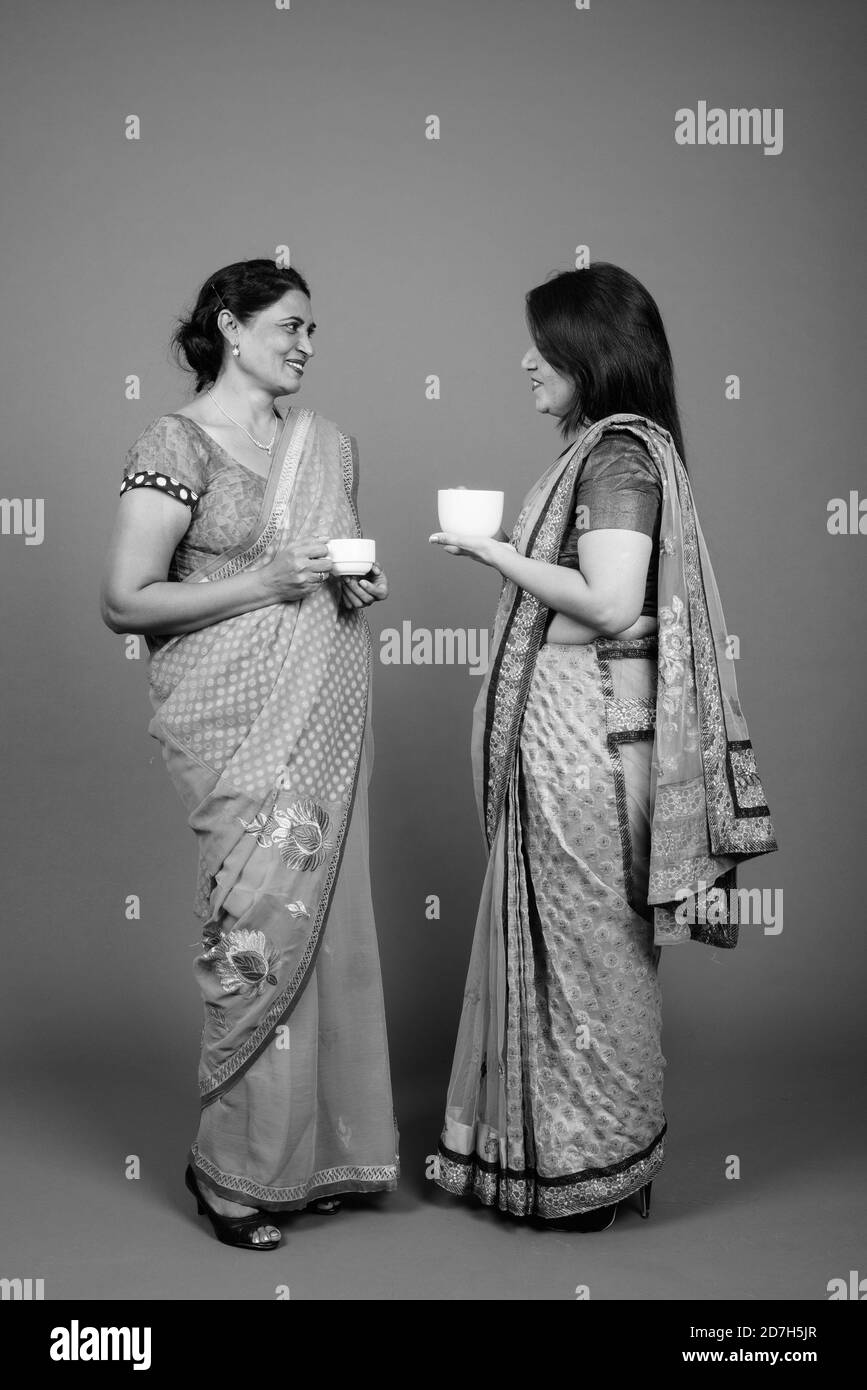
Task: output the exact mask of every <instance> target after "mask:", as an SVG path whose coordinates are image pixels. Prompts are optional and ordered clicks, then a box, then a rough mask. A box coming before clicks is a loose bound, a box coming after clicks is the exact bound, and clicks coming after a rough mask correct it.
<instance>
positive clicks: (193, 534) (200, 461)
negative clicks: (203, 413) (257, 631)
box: [120, 415, 267, 580]
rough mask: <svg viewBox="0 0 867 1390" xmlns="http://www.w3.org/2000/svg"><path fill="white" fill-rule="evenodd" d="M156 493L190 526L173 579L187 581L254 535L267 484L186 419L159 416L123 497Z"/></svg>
mask: <svg viewBox="0 0 867 1390" xmlns="http://www.w3.org/2000/svg"><path fill="white" fill-rule="evenodd" d="M132 487H153V488H155V489H157V490H158V491H161V492H165V493H166V494H167V495H168V496H170V497H174V498H175V499H176V500H177V501H178V502H182V503H184V505H185V506H186V507H187V508H188V509H189V512H190V524H189V526H188V528H187V530H186V533H185V534H184V536H183V537H182V539H181V541H180V543H179V544H178V546H177V549H176V550H175V553H174V555H173V556H172V561H171V565H170V567H169V573H168V578H169V579H174V580H182V579H186V577H187V575H189V574H192V573H193V571H194V570H197V569H199V568H200V567H201V566H202V565H204V564H206V563H207V562H208V561H209V560H211V559H213V557H214V556H215V555H222V554H223V552H224V551H225V550H228V549H229V548H230V547H231V546H233V545H238V544H240V543H241V542H242V541H244V540H246V538H247V536H249V535H250V533H251V532H252V530H253V528H254V527H255V525H256V522H257V520H258V518H259V513H260V511H261V507H262V500H263V497H264V494H265V488H266V487H267V479H266V478H264V477H261V476H260V475H259V474H258V473H254V471H253V469H252V468H246V467H245V466H244V465H243V464H241V463H238V461H237V460H236V459H233V458H232V456H231V455H230V454H227V453H226V451H225V449H223V448H222V446H221V445H219V444H218V443H217V442H216V440H214V439H212V438H211V436H210V435H209V434H208V433H207V431H206V430H204V429H202V427H201V426H200V425H198V424H197V423H196V421H195V420H191V419H190V418H189V416H187V415H160V416H159V418H158V419H156V420H154V421H153V422H152V423H151V424H150V425H148V427H147V429H145V430H143V432H142V433H141V434H140V435H139V437H138V439H137V440H136V441H135V443H134V444H133V446H132V448H131V449H130V450H129V452H128V454H127V456H126V461H125V463H124V467H123V482H122V484H121V489H120V490H121V495H122V494H123V493H124V492H126V491H128V490H129V489H130V488H132Z"/></svg>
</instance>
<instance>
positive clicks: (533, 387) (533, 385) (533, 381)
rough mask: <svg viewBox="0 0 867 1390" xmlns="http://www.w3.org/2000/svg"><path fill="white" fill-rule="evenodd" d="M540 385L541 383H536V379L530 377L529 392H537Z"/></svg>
mask: <svg viewBox="0 0 867 1390" xmlns="http://www.w3.org/2000/svg"><path fill="white" fill-rule="evenodd" d="M541 385H542V383H541V381H537V380H536V378H535V377H534V376H531V377H530V390H531V391H536V390H538V388H539V387H540V386H541Z"/></svg>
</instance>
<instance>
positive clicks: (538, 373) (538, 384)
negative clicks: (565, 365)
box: [521, 343, 575, 419]
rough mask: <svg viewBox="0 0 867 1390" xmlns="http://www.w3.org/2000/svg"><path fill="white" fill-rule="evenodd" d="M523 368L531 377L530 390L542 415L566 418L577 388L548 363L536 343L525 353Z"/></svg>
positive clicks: (522, 360)
mask: <svg viewBox="0 0 867 1390" xmlns="http://www.w3.org/2000/svg"><path fill="white" fill-rule="evenodd" d="M521 366H522V367H523V368H524V371H525V372H527V373H528V374H529V377H530V390H531V391H532V392H533V399H534V401H535V403H536V409H537V410H538V412H539V414H540V415H556V416H557V418H558V419H560V418H561V417H562V416H564V415H565V414H566V413H567V411H568V410H569V408H570V406H571V405H572V401H573V398H574V396H575V386H574V384H573V383H572V382H571V381H570V380H569V378H568V377H566V376H561V375H560V373H559V372H557V371H555V370H554V368H553V367H552V366H551V365H550V363H548V362H546V361H545V359H544V357H543V356H542V354H541V353H540V351H539V349H538V348H537V347H536V345H535V343H534V344H533V345H532V347H530V349H529V350H528V351H527V352H525V353H524V356H523V357H522V358H521Z"/></svg>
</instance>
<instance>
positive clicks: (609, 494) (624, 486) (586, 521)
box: [557, 430, 662, 617]
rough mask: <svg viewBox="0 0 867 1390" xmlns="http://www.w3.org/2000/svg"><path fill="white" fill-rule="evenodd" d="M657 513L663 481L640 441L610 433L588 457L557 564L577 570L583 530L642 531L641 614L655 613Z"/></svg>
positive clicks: (630, 435) (660, 508) (615, 432)
mask: <svg viewBox="0 0 867 1390" xmlns="http://www.w3.org/2000/svg"><path fill="white" fill-rule="evenodd" d="M661 516H662V484H661V482H660V479H659V475H658V473H657V471H656V469H655V468H654V466H653V463H652V461H651V458H650V455H649V453H648V451H647V448H646V446H645V444H644V443H643V442H642V441H641V440H640V439H638V438H636V436H635V435H633V434H630V433H629V432H628V431H625V430H616V431H611V433H609V434H605V435H603V437H602V439H600V441H599V443H598V444H596V445H595V446H594V447H593V448H592V449H591V450H590V453H589V454H588V455H587V460H586V463H585V465H584V468H583V471H582V473H581V476H580V478H579V480H578V486H577V487H576V489H575V510H574V512H573V516H572V524H571V525H570V527H569V529H568V531H567V532H566V534H565V536H564V538H563V544H562V547H561V550H560V554H559V555H558V557H557V563H558V564H559V565H566V566H568V567H569V568H572V569H580V568H581V567H580V564H579V562H578V541H579V539H580V537H581V536H582V535H583V534H584V533H585V532H587V531H603V530H609V529H611V530H621V531H642V532H643V533H644V535H646V536H650V538H651V543H652V545H651V552H650V563H649V565H648V569H647V583H646V585H645V589H644V605H643V607H642V609H641V614H642V617H643V616H645V615H646V614H650V615H651V616H653V617H656V609H657V568H658V564H659V525H660V520H661Z"/></svg>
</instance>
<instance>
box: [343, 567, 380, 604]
mask: <svg viewBox="0 0 867 1390" xmlns="http://www.w3.org/2000/svg"><path fill="white" fill-rule="evenodd" d="M340 588H341V594H340V600H341V603H342V604H343V607H344V608H367V607H368V605H369V604H371V603H376V602H377V601H378V600H381V599H384V598H388V580H387V579H386V577H385V570H384V569H383V568H382V566H381V565H377V564H376V563H374V564H373V565H371V567H370V569H369V570H368V572H367V574H365V575H362V577H361V578H360V579H356V578H355V577H354V576H351V575H343V577H342V578H341V580H340Z"/></svg>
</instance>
